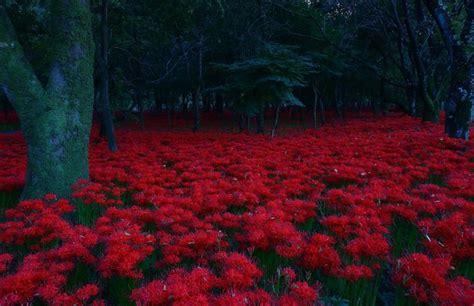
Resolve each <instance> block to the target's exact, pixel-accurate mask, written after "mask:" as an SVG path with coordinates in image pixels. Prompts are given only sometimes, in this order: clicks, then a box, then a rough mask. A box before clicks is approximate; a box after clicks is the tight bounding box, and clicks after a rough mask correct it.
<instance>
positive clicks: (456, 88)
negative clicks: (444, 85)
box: [424, 0, 474, 140]
mask: <svg viewBox="0 0 474 306" xmlns="http://www.w3.org/2000/svg"><path fill="white" fill-rule="evenodd" d="M424 2H425V4H426V6H427V7H428V10H429V12H430V14H431V16H432V17H433V18H434V19H435V21H436V24H437V25H438V28H439V30H440V32H441V34H442V36H443V40H444V42H445V44H446V48H447V50H448V57H449V58H448V62H449V64H450V71H451V84H450V88H449V97H448V101H447V102H446V104H445V111H446V121H445V131H446V133H447V134H448V135H449V136H450V137H453V138H462V139H466V140H467V139H469V129H470V125H471V119H472V100H471V97H470V93H471V86H472V79H471V77H472V76H471V65H472V63H470V62H469V58H468V56H467V54H466V51H465V48H467V47H468V46H469V44H472V39H473V37H474V33H473V32H474V29H473V19H474V1H466V5H467V7H466V12H467V17H466V20H465V22H464V28H463V31H462V34H461V40H460V41H459V40H458V39H457V38H456V37H455V35H454V31H453V29H452V25H451V20H450V18H449V16H448V14H447V12H446V11H445V10H444V9H443V8H442V7H441V6H440V5H439V4H438V2H437V1H434V0H424Z"/></svg>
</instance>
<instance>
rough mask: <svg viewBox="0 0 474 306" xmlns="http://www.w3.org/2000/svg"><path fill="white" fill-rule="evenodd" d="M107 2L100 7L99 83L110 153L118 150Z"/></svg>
mask: <svg viewBox="0 0 474 306" xmlns="http://www.w3.org/2000/svg"><path fill="white" fill-rule="evenodd" d="M108 9H109V1H108V0H102V6H101V25H100V28H101V29H100V32H101V33H100V35H101V46H100V47H101V52H100V53H101V61H100V64H101V75H102V77H101V79H102V80H101V81H102V86H101V87H102V88H101V89H102V90H101V94H100V97H101V99H100V100H101V104H102V107H101V120H102V121H103V123H102V124H103V127H104V130H105V136H106V137H107V143H108V145H109V149H110V151H112V152H116V151H117V150H118V147H117V141H116V140H115V131H114V123H113V120H112V110H111V109H110V95H109V29H108V19H109V13H108Z"/></svg>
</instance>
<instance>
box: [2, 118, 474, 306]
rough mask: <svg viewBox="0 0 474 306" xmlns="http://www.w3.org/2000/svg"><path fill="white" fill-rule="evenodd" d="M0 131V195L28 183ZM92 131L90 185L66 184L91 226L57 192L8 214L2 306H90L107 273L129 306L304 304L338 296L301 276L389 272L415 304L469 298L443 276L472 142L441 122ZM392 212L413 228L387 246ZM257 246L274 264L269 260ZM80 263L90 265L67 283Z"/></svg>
mask: <svg viewBox="0 0 474 306" xmlns="http://www.w3.org/2000/svg"><path fill="white" fill-rule="evenodd" d="M0 137H1V138H0V141H1V142H0V143H1V145H0V150H1V152H2V159H1V161H0V190H1V191H3V192H7V191H11V190H13V189H17V188H19V187H20V186H22V184H23V174H24V170H25V159H26V154H25V153H26V149H25V145H24V143H23V141H22V138H21V135H18V134H10V135H0ZM97 137H98V136H97V135H95V133H94V135H93V137H92V140H91V147H90V164H91V169H90V173H91V182H79V183H78V184H77V186H76V188H75V192H74V197H75V199H74V204H76V202H77V203H82V204H81V205H82V206H83V208H82V209H84V207H85V209H87V208H90V209H92V210H93V211H94V212H99V213H98V215H97V216H96V217H94V219H93V220H92V221H91V224H92V226H91V227H87V226H84V225H77V224H75V223H74V222H71V220H75V219H74V218H75V217H74V214H76V213H80V212H78V211H77V210H75V208H74V204H71V203H69V202H68V201H65V200H58V199H56V198H55V197H54V196H53V195H48V196H47V197H46V198H45V199H42V200H41V199H39V200H30V201H23V202H21V203H20V204H18V205H17V206H16V207H15V208H14V209H10V210H7V211H6V214H5V216H4V220H3V221H1V222H0V305H9V304H18V303H28V302H31V301H34V300H35V299H39V300H42V301H45V302H47V303H49V304H91V303H95V304H97V305H100V304H103V303H105V302H104V299H105V300H106V299H107V298H108V294H109V291H110V289H108V288H107V286H108V285H107V284H109V283H110V282H112V281H113V280H114V279H116V278H122V279H131V280H133V281H134V284H135V285H134V288H133V290H132V291H131V293H130V299H131V301H134V302H135V303H137V304H139V305H160V304H171V303H172V304H176V305H206V304H210V305H256V304H261V305H272V304H279V305H310V304H314V303H316V301H317V300H318V299H321V298H322V297H324V296H325V295H326V294H327V295H334V294H335V293H334V292H331V293H329V292H327V291H326V290H327V289H326V287H325V283H324V282H323V281H321V282H319V280H318V279H314V278H312V277H307V272H311V273H312V275H318V276H321V275H322V276H324V277H326V276H327V277H330V278H339V279H343V280H345V281H347V282H348V283H354V282H358V281H370V280H373V279H374V278H376V277H380V274H383V273H389V277H384V279H389V280H391V281H392V282H393V283H394V284H395V285H397V286H399V287H400V288H403V289H404V290H406V293H407V294H409V295H411V296H412V297H413V298H414V299H416V300H417V301H418V302H420V303H429V304H432V303H434V304H440V305H444V304H446V305H448V304H450V303H451V304H453V305H471V304H472V303H473V302H474V293H473V289H472V283H471V281H470V280H468V279H467V278H464V277H462V276H459V275H460V274H461V273H454V272H456V271H457V270H458V268H459V267H461V266H462V265H463V264H466V263H469V262H470V261H472V258H473V257H474V227H473V224H474V223H473V221H474V220H473V216H474V206H473V205H472V200H473V198H474V184H473V182H474V177H473V176H474V173H473V172H472V169H473V168H474V150H473V149H474V146H473V144H474V143H473V141H472V140H471V141H470V142H463V141H458V140H453V139H448V138H445V137H444V136H443V132H442V128H441V127H440V126H438V125H432V124H424V125H422V124H421V123H419V122H417V121H415V120H412V119H410V118H407V117H395V116H393V117H386V118H379V119H377V120H348V121H346V122H345V123H340V124H338V125H337V126H336V127H332V126H329V127H324V128H321V129H319V130H317V131H312V130H311V131H306V132H301V133H297V134H295V133H289V135H287V136H285V135H283V136H279V137H277V138H275V139H272V140H270V139H268V138H267V137H265V136H256V135H249V134H229V133H227V134H225V133H216V132H205V133H196V134H190V133H188V132H174V133H164V132H157V131H149V132H140V131H133V130H119V131H118V132H117V137H118V140H119V143H120V144H121V150H120V151H119V152H117V153H113V154H112V153H108V152H107V148H106V144H105V143H104V142H103V141H102V142H100V141H98V138H97ZM4 152H5V154H3V153H4ZM3 156H5V157H6V158H3ZM12 165H15V166H14V167H12ZM399 219H403V220H405V221H406V222H408V223H410V224H411V225H412V226H413V227H414V228H416V229H417V231H418V233H419V237H421V238H417V239H419V241H417V248H416V250H408V249H405V250H404V251H403V252H402V253H401V254H398V255H394V253H393V252H392V251H393V249H394V248H395V244H396V243H399V242H397V240H396V238H395V235H394V230H396V228H395V226H396V220H399ZM402 240H403V239H402ZM402 242H403V241H402ZM402 249H403V247H402ZM257 254H265V255H264V256H262V255H257ZM265 256H267V257H269V258H270V257H271V258H277V260H279V264H278V265H279V266H278V267H276V268H277V269H274V270H271V271H269V270H265V269H266V268H265V267H267V265H266V263H265ZM83 266H87V267H88V269H89V270H91V271H92V272H91V273H90V274H91V275H92V276H89V278H86V280H81V281H75V282H73V281H71V279H74V277H73V275H75V271H76V270H77V269H79V268H80V267H83ZM313 272H315V273H313ZM275 274H278V275H280V276H281V275H283V278H284V283H285V286H283V287H281V286H280V287H278V288H280V289H278V290H276V289H275V290H273V289H272V288H276V287H277V285H276V283H275ZM377 275H378V276H377ZM280 276H278V277H276V278H277V279H279V278H280ZM71 283H73V284H72V285H71ZM336 294H337V293H336Z"/></svg>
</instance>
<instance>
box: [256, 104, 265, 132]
mask: <svg viewBox="0 0 474 306" xmlns="http://www.w3.org/2000/svg"><path fill="white" fill-rule="evenodd" d="M264 124H265V108H264V107H262V110H261V111H260V112H259V113H258V114H257V116H256V125H257V127H256V132H257V134H264V133H265V126H264Z"/></svg>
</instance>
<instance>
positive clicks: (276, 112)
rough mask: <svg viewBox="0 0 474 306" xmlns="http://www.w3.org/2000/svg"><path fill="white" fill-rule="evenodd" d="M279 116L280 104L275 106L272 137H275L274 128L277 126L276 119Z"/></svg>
mask: <svg viewBox="0 0 474 306" xmlns="http://www.w3.org/2000/svg"><path fill="white" fill-rule="evenodd" d="M279 117H280V104H278V105H277V106H276V107H275V117H274V118H273V128H272V138H273V137H275V133H276V129H277V127H278V119H279Z"/></svg>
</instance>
